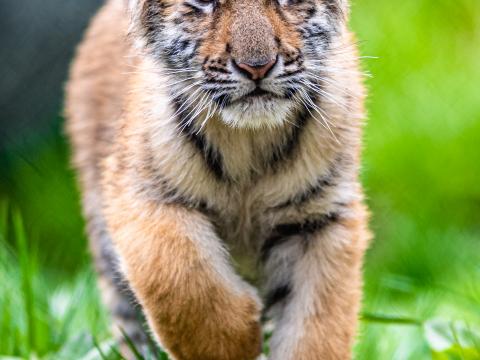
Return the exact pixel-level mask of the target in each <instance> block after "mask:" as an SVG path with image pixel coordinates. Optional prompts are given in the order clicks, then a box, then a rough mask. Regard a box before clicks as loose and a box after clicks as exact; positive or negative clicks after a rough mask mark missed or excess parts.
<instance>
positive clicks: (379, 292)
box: [0, 0, 480, 360]
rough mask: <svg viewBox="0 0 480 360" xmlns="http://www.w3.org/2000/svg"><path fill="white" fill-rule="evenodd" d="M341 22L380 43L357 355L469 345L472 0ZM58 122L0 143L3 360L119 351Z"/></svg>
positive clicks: (478, 170)
mask: <svg viewBox="0 0 480 360" xmlns="http://www.w3.org/2000/svg"><path fill="white" fill-rule="evenodd" d="M352 26H353V28H354V29H355V31H356V32H357V34H358V38H359V39H360V40H361V42H360V46H361V48H362V54H363V55H370V56H376V57H378V59H366V60H365V64H364V67H365V68H366V69H368V71H369V72H371V73H372V74H373V78H372V79H369V80H368V82H367V86H368V88H369V92H370V97H369V100H368V109H369V124H368V126H367V129H366V135H365V156H364V167H363V179H364V183H365V187H366V191H367V195H368V203H369V206H370V208H371V210H372V214H373V216H372V229H373V231H374V233H375V242H374V243H373V245H372V248H371V250H370V251H369V253H368V256H367V261H366V266H365V300H364V306H363V321H362V326H361V333H360V336H359V339H358V342H357V346H356V349H355V354H356V355H355V358H356V359H358V360H361V359H365V360H367V359H368V360H371V359H395V360H405V359H414V360H417V359H420V360H422V359H432V358H434V359H435V360H444V359H453V360H455V359H465V360H470V359H480V355H479V348H480V347H479V339H478V335H476V334H478V332H479V331H478V327H479V326H480V306H479V304H480V241H479V240H480V186H479V185H478V184H479V182H480V161H479V160H478V159H479V154H480V151H479V145H478V143H479V140H480V90H479V84H480V70H479V60H478V59H480V46H479V44H480V2H479V1H478V0H457V1H452V0H405V1H402V2H392V1H378V0H357V1H355V2H354V4H353V20H352ZM57 123H58V122H57ZM58 134H59V131H58V129H56V130H54V131H52V134H51V135H49V136H43V137H38V136H36V137H30V138H29V137H27V138H26V139H25V143H26V144H28V145H22V146H17V147H11V148H10V149H8V152H5V153H2V154H0V200H1V199H2V198H4V199H8V200H9V203H10V204H15V206H18V208H19V209H17V210H13V209H10V210H9V211H8V214H9V215H8V216H7V210H6V205H0V208H2V206H3V210H0V234H1V235H0V360H2V359H4V358H2V356H10V357H13V358H22V359H23V358H35V356H36V357H38V358H41V359H102V356H101V355H100V352H99V351H98V348H100V349H101V350H102V351H101V352H102V353H103V354H104V355H105V357H107V358H112V359H114V358H115V357H117V358H118V356H117V355H115V351H113V352H112V351H111V350H110V349H111V346H112V345H113V344H112V343H111V335H110V332H109V329H108V324H109V320H108V317H107V315H106V314H105V311H104V310H103V308H102V307H101V305H100V303H99V300H98V293H97V290H96V287H95V278H94V275H93V274H92V270H91V267H90V260H89V256H88V253H87V250H86V249H87V246H86V241H85V238H84V236H83V230H82V226H83V223H82V219H81V216H80V210H79V206H78V195H77V193H76V190H75V186H74V181H73V174H72V172H71V171H70V170H69V169H68V166H67V162H68V160H67V159H68V156H67V152H66V146H65V144H64V142H63V140H62V139H61V137H59V136H58ZM0 202H1V201H0ZM5 204H6V202H5ZM20 214H22V216H21V215H20ZM22 219H23V220H22ZM5 359H6V358H5Z"/></svg>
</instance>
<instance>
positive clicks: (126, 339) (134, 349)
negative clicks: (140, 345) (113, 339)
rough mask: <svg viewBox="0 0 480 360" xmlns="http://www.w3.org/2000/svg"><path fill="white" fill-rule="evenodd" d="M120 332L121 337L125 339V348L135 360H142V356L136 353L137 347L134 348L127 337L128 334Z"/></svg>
mask: <svg viewBox="0 0 480 360" xmlns="http://www.w3.org/2000/svg"><path fill="white" fill-rule="evenodd" d="M120 331H121V333H122V335H123V338H124V339H125V341H126V342H127V346H128V348H129V349H130V350H131V351H132V353H133V355H134V356H135V359H137V360H144V358H143V356H142V355H141V354H140V352H139V351H138V349H137V347H136V346H135V344H134V343H133V341H132V339H131V338H130V336H128V334H127V333H126V332H125V331H124V330H123V329H122V328H120Z"/></svg>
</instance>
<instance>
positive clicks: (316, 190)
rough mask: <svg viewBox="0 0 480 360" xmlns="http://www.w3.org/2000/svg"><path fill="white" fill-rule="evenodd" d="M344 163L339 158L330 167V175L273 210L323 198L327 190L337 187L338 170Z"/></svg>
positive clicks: (322, 177)
mask: <svg viewBox="0 0 480 360" xmlns="http://www.w3.org/2000/svg"><path fill="white" fill-rule="evenodd" d="M343 162H344V160H343V158H342V157H341V156H339V157H338V158H337V159H336V160H335V161H334V162H333V163H332V164H331V165H330V170H329V171H328V173H327V174H325V175H324V176H321V177H320V178H318V179H317V181H316V182H315V184H313V185H312V186H310V187H308V188H307V189H305V190H303V191H301V192H299V193H297V194H295V195H294V196H293V197H292V198H290V199H288V200H287V201H285V202H283V203H280V204H279V205H277V206H275V207H273V209H276V210H279V209H283V208H287V207H290V206H300V205H303V204H304V203H306V202H308V201H309V200H311V199H313V198H316V197H319V196H321V195H322V194H323V193H324V192H325V189H326V188H328V187H332V186H335V185H336V179H337V178H338V177H339V176H340V175H339V172H338V168H339V167H340V166H342V163H343Z"/></svg>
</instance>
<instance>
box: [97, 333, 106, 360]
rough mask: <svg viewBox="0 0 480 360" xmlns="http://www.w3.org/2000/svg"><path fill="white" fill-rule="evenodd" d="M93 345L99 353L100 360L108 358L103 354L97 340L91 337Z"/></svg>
mask: <svg viewBox="0 0 480 360" xmlns="http://www.w3.org/2000/svg"><path fill="white" fill-rule="evenodd" d="M93 345H94V346H95V349H97V351H98V353H99V354H100V357H101V358H102V360H108V358H107V356H106V355H105V353H104V352H103V350H102V347H101V346H100V345H99V344H98V341H97V339H95V338H94V339H93Z"/></svg>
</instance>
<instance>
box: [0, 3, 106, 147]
mask: <svg viewBox="0 0 480 360" xmlns="http://www.w3.org/2000/svg"><path fill="white" fill-rule="evenodd" d="M101 3H103V1H102V0H41V1H32V0H15V1H5V0H4V1H1V2H0V44H1V47H0V49H1V50H0V69H1V73H2V78H1V81H0V144H1V145H2V146H1V147H2V148H3V150H5V147H7V146H15V145H18V143H20V142H23V141H26V142H29V141H30V140H29V138H30V137H31V136H32V135H35V136H37V137H38V136H40V135H42V134H45V133H46V132H48V131H50V130H51V128H52V126H55V125H54V124H53V125H52V119H55V118H58V117H59V114H61V111H62V107H61V103H62V91H63V87H62V85H63V83H64V82H65V79H66V76H67V71H68V65H69V63H70V60H71V58H72V55H73V51H74V48H75V46H76V44H77V43H78V42H79V40H80V38H81V36H82V33H83V30H84V29H85V27H86V26H87V24H88V22H89V20H90V17H91V16H92V14H93V13H94V12H95V10H96V9H97V8H98V6H99V5H100V4H101ZM1 150H2V149H1V148H0V151H1Z"/></svg>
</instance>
